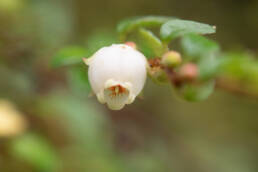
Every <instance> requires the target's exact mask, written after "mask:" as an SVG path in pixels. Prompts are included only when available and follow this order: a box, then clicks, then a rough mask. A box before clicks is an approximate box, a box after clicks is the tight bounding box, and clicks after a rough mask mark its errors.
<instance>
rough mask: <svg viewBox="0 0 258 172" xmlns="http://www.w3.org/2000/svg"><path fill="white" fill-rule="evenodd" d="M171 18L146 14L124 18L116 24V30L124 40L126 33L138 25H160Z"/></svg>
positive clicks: (138, 26)
mask: <svg viewBox="0 0 258 172" xmlns="http://www.w3.org/2000/svg"><path fill="white" fill-rule="evenodd" d="M171 19H173V17H163V16H146V17H133V18H129V19H125V20H123V21H122V22H120V23H119V24H118V26H117V31H118V33H119V35H120V37H121V39H122V41H124V40H125V38H126V36H127V34H129V33H130V32H132V31H134V30H136V29H138V28H140V27H148V28H149V27H160V26H161V25H162V24H164V23H165V22H167V21H169V20H171Z"/></svg>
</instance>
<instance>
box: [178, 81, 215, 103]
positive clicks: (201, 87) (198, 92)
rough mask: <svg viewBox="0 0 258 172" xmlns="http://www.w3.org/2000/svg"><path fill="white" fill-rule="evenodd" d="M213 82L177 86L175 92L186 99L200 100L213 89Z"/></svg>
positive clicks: (205, 97) (207, 95) (206, 96)
mask: <svg viewBox="0 0 258 172" xmlns="http://www.w3.org/2000/svg"><path fill="white" fill-rule="evenodd" d="M214 86H215V82H214V81H208V82H205V83H201V84H200V83H196V84H195V83H193V84H185V85H184V86H183V87H180V88H177V92H178V93H179V95H180V96H181V97H183V98H184V99H185V100H187V101H193V102H194V101H202V100H205V99H207V98H208V97H209V96H210V95H211V94H212V93H213V91H214Z"/></svg>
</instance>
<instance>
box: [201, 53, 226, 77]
mask: <svg viewBox="0 0 258 172" xmlns="http://www.w3.org/2000/svg"><path fill="white" fill-rule="evenodd" d="M223 61H224V60H223V59H221V58H217V57H216V54H209V55H207V56H205V57H204V58H201V60H200V61H199V62H198V67H199V76H198V79H199V80H202V81H205V80H209V79H212V78H215V77H216V76H217V75H218V74H219V72H220V66H221V64H222V62H223Z"/></svg>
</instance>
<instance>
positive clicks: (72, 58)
mask: <svg viewBox="0 0 258 172" xmlns="http://www.w3.org/2000/svg"><path fill="white" fill-rule="evenodd" d="M88 55H89V52H88V51H87V50H86V49H85V48H83V47H78V46H71V47H66V48H63V49H61V50H60V51H59V52H58V53H57V54H56V55H55V56H54V57H53V59H52V62H51V63H52V66H53V67H61V66H68V65H75V64H78V63H83V61H82V58H83V57H88Z"/></svg>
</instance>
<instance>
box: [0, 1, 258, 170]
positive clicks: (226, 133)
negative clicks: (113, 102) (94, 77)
mask: <svg viewBox="0 0 258 172" xmlns="http://www.w3.org/2000/svg"><path fill="white" fill-rule="evenodd" d="M141 15H167V16H176V17H179V18H182V19H188V20H196V21H199V22H204V23H209V24H212V25H216V26H217V34H216V35H213V36H212V39H214V40H216V41H217V42H219V43H220V44H221V45H222V47H223V49H224V50H231V49H243V48H244V49H247V50H248V51H250V52H253V53H257V47H258V46H257V45H258V39H257V30H258V20H257V18H258V1H257V0H216V1H214V0H158V1H155V0H148V1H147V0H124V1H121V0H108V1H105V0H95V1H89V0H0V171H1V172H17V171H19V172H172V171H173V172H187V171H191V172H207V171H209V172H257V171H258V164H257V162H258V125H257V124H258V101H257V99H255V98H250V97H244V96H239V95H233V94H231V93H227V92H224V91H223V90H217V91H216V92H215V93H214V94H213V95H212V96H211V97H210V98H209V99H208V100H207V101H204V102H199V103H188V102H185V101H184V100H181V99H179V98H178V97H177V96H176V95H175V93H174V92H173V91H172V89H171V87H170V86H169V85H164V86H163V87H161V86H158V85H155V84H153V83H152V81H150V80H148V81H147V84H146V87H145V90H144V98H143V99H138V100H136V101H135V103H134V104H132V105H128V106H126V107H125V108H124V109H123V110H121V111H110V110H108V109H107V108H106V106H104V105H101V104H99V103H98V102H97V101H96V98H95V97H90V98H89V97H88V95H89V94H90V88H89V85H87V84H85V82H84V81H85V78H86V77H85V76H86V68H85V71H82V70H76V69H74V70H67V68H65V67H64V68H52V67H51V66H50V61H51V59H52V58H53V56H54V55H55V54H56V52H57V51H58V50H59V49H60V48H63V47H66V46H73V45H75V46H77V45H80V46H85V47H93V49H94V48H97V47H98V46H99V45H103V44H104V43H105V44H106V43H107V42H115V41H116V35H115V34H116V33H115V27H116V24H117V23H118V22H119V21H120V20H121V19H124V18H127V17H131V16H141ZM103 42H104V43H103Z"/></svg>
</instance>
